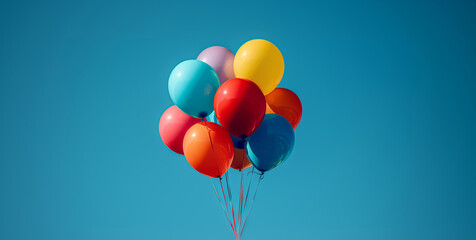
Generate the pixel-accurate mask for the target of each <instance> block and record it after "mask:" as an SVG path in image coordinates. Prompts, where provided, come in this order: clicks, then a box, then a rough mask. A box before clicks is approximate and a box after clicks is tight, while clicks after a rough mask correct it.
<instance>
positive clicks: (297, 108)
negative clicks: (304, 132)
mask: <svg viewBox="0 0 476 240" xmlns="http://www.w3.org/2000/svg"><path fill="white" fill-rule="evenodd" d="M265 97H266V103H267V107H266V114H268V113H275V114H279V115H281V116H283V117H284V118H286V119H287V120H288V121H289V123H291V126H293V129H294V130H296V128H297V126H298V125H299V122H300V121H301V116H302V105H301V100H299V97H298V96H297V95H296V94H295V93H294V92H292V91H291V90H289V89H286V88H276V89H274V90H273V91H272V92H271V93H270V94H268V95H266V96H265Z"/></svg>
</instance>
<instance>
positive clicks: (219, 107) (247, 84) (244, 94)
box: [215, 78, 266, 138]
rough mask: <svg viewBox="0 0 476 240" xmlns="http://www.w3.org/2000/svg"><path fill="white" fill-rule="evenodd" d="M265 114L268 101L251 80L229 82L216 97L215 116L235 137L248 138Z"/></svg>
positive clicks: (222, 86) (220, 89)
mask: <svg viewBox="0 0 476 240" xmlns="http://www.w3.org/2000/svg"><path fill="white" fill-rule="evenodd" d="M265 112H266V99H265V97H264V95H263V93H262V92H261V90H260V89H259V87H258V86H257V85H256V84H255V83H253V82H251V81H249V80H246V79H240V78H235V79H231V80H228V81H226V82H225V83H224V84H223V85H221V86H220V88H219V89H218V91H217V93H216V95H215V115H216V117H217V119H218V121H219V122H220V124H221V125H222V126H223V127H224V128H225V129H226V130H227V131H228V132H229V133H230V134H231V135H233V136H235V137H238V138H246V137H248V136H250V135H251V134H252V133H253V132H254V131H256V129H258V127H259V125H260V124H261V122H262V121H263V117H264V114H265Z"/></svg>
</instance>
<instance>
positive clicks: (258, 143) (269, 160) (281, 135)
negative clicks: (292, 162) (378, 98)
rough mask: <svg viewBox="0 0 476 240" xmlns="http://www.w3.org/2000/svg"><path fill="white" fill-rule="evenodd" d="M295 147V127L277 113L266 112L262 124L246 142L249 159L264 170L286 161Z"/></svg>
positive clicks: (259, 168)
mask: <svg viewBox="0 0 476 240" xmlns="http://www.w3.org/2000/svg"><path fill="white" fill-rule="evenodd" d="M293 147H294V131H293V128H292V126H291V124H290V123H289V122H288V120H286V119H285V118H284V117H282V116H280V115H277V114H266V116H265V118H264V120H263V123H261V126H260V127H259V128H258V130H257V131H256V132H255V133H254V134H253V135H251V136H250V137H249V138H248V139H247V141H246V143H245V149H246V154H247V156H248V159H249V160H250V162H251V163H252V164H253V166H255V167H256V168H257V169H258V170H260V171H262V172H266V171H269V170H271V169H273V168H275V167H277V166H278V165H280V164H281V163H283V162H284V161H286V159H287V158H288V157H289V155H290V154H291V152H292V150H293Z"/></svg>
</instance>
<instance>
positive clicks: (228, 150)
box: [183, 122, 234, 178]
mask: <svg viewBox="0 0 476 240" xmlns="http://www.w3.org/2000/svg"><path fill="white" fill-rule="evenodd" d="M183 151H184V155H185V158H186V159H187V161H188V163H189V164H190V165H191V166H192V167H193V168H194V169H195V170H197V171H198V172H199V173H201V174H204V175H207V176H209V177H214V178H217V177H221V176H222V175H223V174H225V172H226V171H228V169H229V168H230V165H231V162H232V161H233V155H234V149H233V141H232V140H231V137H230V135H229V134H228V132H227V131H226V130H225V129H224V128H223V127H222V126H220V125H218V124H216V123H212V122H200V123H197V124H195V125H193V126H192V127H191V128H190V129H189V130H188V131H187V133H186V134H185V137H184V138H183Z"/></svg>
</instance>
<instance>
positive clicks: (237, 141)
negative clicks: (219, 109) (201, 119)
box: [207, 111, 245, 149]
mask: <svg viewBox="0 0 476 240" xmlns="http://www.w3.org/2000/svg"><path fill="white" fill-rule="evenodd" d="M207 121H209V122H212V123H216V124H218V125H220V126H221V124H220V122H218V119H217V116H216V115H215V111H213V112H212V113H210V115H208V117H207ZM230 137H231V140H233V147H234V148H237V149H244V148H245V139H243V138H237V137H235V136H233V135H231V134H230Z"/></svg>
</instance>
